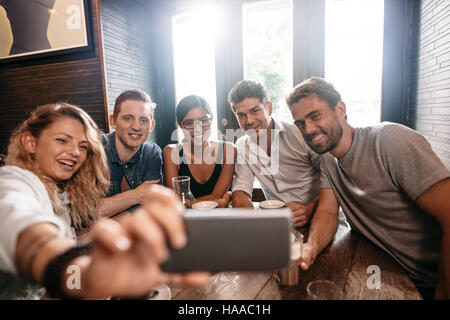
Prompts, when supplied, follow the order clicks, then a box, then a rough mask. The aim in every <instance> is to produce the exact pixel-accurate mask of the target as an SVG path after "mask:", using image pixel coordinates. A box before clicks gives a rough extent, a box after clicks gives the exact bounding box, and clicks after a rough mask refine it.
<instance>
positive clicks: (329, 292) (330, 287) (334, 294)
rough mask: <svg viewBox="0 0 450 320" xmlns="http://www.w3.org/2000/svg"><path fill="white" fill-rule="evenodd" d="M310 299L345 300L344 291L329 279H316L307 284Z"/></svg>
mask: <svg viewBox="0 0 450 320" xmlns="http://www.w3.org/2000/svg"><path fill="white" fill-rule="evenodd" d="M306 292H307V293H308V299H309V300H343V299H344V291H343V290H342V289H341V287H339V286H338V285H337V284H335V283H333V282H331V281H328V280H315V281H311V282H309V283H308V285H307V286H306Z"/></svg>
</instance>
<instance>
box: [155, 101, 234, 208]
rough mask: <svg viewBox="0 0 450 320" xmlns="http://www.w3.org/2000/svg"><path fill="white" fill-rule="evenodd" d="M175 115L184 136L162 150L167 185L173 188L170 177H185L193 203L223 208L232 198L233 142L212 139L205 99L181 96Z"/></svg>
mask: <svg viewBox="0 0 450 320" xmlns="http://www.w3.org/2000/svg"><path fill="white" fill-rule="evenodd" d="M176 116H177V123H178V125H179V126H180V128H181V129H182V130H183V135H184V139H183V141H182V143H178V144H170V145H168V146H166V147H165V148H164V150H163V161H164V179H165V182H166V185H167V186H168V187H170V188H172V187H173V186H172V178H174V177H178V176H188V177H190V180H191V183H190V186H191V191H192V193H193V195H194V197H195V202H200V201H206V200H210V201H216V202H217V203H218V204H219V207H222V208H223V207H226V206H227V205H228V203H229V202H230V200H231V194H230V192H228V188H229V186H230V184H231V180H232V178H233V173H234V163H235V160H236V149H235V147H234V145H233V144H232V143H229V142H224V141H216V140H212V139H211V122H212V119H213V116H212V111H211V107H210V106H209V104H208V102H207V101H206V100H205V98H203V97H200V96H196V95H190V96H186V97H184V98H183V99H181V101H180V102H179V103H178V106H177V110H176Z"/></svg>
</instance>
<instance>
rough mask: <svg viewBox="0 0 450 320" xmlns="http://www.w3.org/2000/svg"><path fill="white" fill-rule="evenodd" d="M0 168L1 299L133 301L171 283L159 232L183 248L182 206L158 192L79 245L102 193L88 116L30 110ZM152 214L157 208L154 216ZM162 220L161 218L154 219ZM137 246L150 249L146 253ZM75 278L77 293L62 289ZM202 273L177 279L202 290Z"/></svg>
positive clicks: (104, 174)
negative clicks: (78, 235)
mask: <svg viewBox="0 0 450 320" xmlns="http://www.w3.org/2000/svg"><path fill="white" fill-rule="evenodd" d="M5 162H6V166H4V167H1V168H0V226H1V232H0V288H1V290H0V299H17V298H19V299H38V298H41V297H42V296H43V295H44V294H45V291H44V290H43V289H42V288H43V285H44V286H45V287H46V288H47V291H48V293H49V295H50V296H54V297H59V298H105V297H108V296H139V295H141V294H143V293H145V292H147V291H148V290H149V289H150V288H151V286H153V285H155V284H157V283H160V282H165V281H170V280H171V277H168V276H166V275H164V274H163V273H162V272H161V271H160V269H159V264H160V263H161V262H162V261H163V260H164V259H166V258H167V248H166V244H165V242H164V241H162V240H161V239H164V233H163V231H162V227H161V226H163V227H165V228H167V229H166V230H167V233H168V236H169V239H170V241H171V243H172V244H173V245H174V246H175V247H182V246H183V245H184V244H185V241H186V239H185V234H184V228H183V224H182V220H181V218H180V216H181V211H182V209H181V205H180V204H179V202H177V201H176V198H175V197H174V196H173V195H172V194H171V193H170V192H169V191H168V190H165V189H161V188H162V187H160V188H158V187H156V188H155V189H154V190H153V191H152V192H151V193H149V196H148V197H149V198H151V205H145V206H144V207H143V208H142V209H140V210H139V211H137V212H136V214H135V215H133V216H130V217H127V219H124V220H123V221H121V223H120V224H119V223H118V222H115V221H111V220H108V221H101V222H99V223H97V225H95V226H94V228H93V231H92V233H93V239H94V244H93V245H92V246H90V247H88V246H79V245H77V244H76V241H75V233H74V231H75V230H79V229H82V228H86V227H88V226H90V225H91V224H92V223H93V222H94V221H95V220H96V214H95V212H96V210H95V204H96V202H97V201H98V200H99V199H100V198H102V197H104V195H105V193H106V192H107V190H108V186H109V171H108V165H107V161H106V157H105V154H104V151H103V146H102V145H101V143H100V137H99V130H98V128H97V126H96V124H95V123H94V122H93V120H92V119H91V118H90V117H89V115H88V114H87V113H86V112H84V111H83V110H82V109H80V108H78V107H75V106H72V105H69V104H50V105H45V106H42V107H39V108H37V109H36V110H35V111H34V112H33V113H32V114H31V116H30V118H28V119H27V120H25V121H24V122H23V123H22V125H21V126H20V127H19V128H18V129H17V130H16V131H15V132H14V133H13V134H12V136H11V139H10V144H9V147H8V154H7V157H6V161H5ZM155 206H156V209H155ZM161 206H164V207H165V208H166V210H165V211H164V213H165V214H166V215H167V217H165V218H164V219H161V217H159V216H158V215H157V214H156V215H155V214H154V213H155V212H157V211H158V210H159V211H161V210H160V209H161ZM142 247H144V248H147V249H148V250H145V252H146V254H145V255H144V254H143V253H142V252H143V251H142ZM69 267H71V269H70V270H75V271H76V270H79V271H80V272H79V276H80V279H79V280H80V281H79V285H78V286H77V285H76V286H67V285H66V284H67V283H68V282H67V279H68V276H69V275H70V274H72V272H69V273H68V271H67V270H69V269H68V268H69ZM204 279H205V278H204V275H191V276H189V275H187V276H184V277H177V278H176V280H178V281H179V282H180V281H181V282H183V281H185V282H188V283H189V282H194V283H195V282H196V281H197V282H202V281H204Z"/></svg>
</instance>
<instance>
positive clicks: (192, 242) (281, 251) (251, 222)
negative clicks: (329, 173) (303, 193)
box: [161, 208, 292, 272]
mask: <svg viewBox="0 0 450 320" xmlns="http://www.w3.org/2000/svg"><path fill="white" fill-rule="evenodd" d="M184 221H185V226H186V230H187V236H188V243H187V246H186V247H185V248H183V249H181V250H174V249H172V248H171V249H170V257H169V259H168V260H167V261H166V262H164V263H163V264H162V266H161V268H162V270H164V271H165V272H188V271H211V272H216V271H238V270H273V269H281V268H284V267H286V266H287V265H288V264H289V261H290V230H291V226H292V213H291V211H290V209H289V208H283V209H271V210H264V211H261V210H259V211H258V210H256V211H255V210H252V209H231V208H225V209H214V210H211V211H200V210H193V209H191V210H187V211H186V213H185V216H184Z"/></svg>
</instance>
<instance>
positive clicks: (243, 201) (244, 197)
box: [231, 190, 253, 208]
mask: <svg viewBox="0 0 450 320" xmlns="http://www.w3.org/2000/svg"><path fill="white" fill-rule="evenodd" d="M231 200H232V203H233V208H253V203H252V198H251V197H250V195H248V194H247V193H246V192H245V191H242V190H236V191H235V192H233V195H232V198H231Z"/></svg>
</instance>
